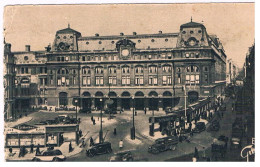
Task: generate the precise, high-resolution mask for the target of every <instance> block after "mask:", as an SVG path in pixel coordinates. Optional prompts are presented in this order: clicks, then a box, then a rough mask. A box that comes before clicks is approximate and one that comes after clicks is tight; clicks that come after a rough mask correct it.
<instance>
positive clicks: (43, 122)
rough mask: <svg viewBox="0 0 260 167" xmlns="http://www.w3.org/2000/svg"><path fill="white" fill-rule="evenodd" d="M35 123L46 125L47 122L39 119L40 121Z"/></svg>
mask: <svg viewBox="0 0 260 167" xmlns="http://www.w3.org/2000/svg"><path fill="white" fill-rule="evenodd" d="M35 125H47V122H45V121H41V122H38V123H36V124H35Z"/></svg>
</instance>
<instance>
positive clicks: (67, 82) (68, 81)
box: [66, 78, 70, 86]
mask: <svg viewBox="0 0 260 167" xmlns="http://www.w3.org/2000/svg"><path fill="white" fill-rule="evenodd" d="M66 85H67V86H69V85H70V80H69V79H68V78H66Z"/></svg>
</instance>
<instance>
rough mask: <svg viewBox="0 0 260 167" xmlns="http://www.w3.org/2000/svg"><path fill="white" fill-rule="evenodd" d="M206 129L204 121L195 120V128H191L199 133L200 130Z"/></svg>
mask: <svg viewBox="0 0 260 167" xmlns="http://www.w3.org/2000/svg"><path fill="white" fill-rule="evenodd" d="M204 130H206V125H205V122H197V123H196V125H195V128H194V129H193V132H194V133H200V132H202V131H204Z"/></svg>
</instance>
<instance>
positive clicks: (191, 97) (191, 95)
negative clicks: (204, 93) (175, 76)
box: [188, 91, 199, 104]
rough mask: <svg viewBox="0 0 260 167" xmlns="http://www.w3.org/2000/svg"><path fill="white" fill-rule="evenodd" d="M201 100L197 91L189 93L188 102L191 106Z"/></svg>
mask: <svg viewBox="0 0 260 167" xmlns="http://www.w3.org/2000/svg"><path fill="white" fill-rule="evenodd" d="M198 100H199V93H198V92H196V91H191V92H188V102H189V103H190V104H192V103H195V102H196V101H198Z"/></svg>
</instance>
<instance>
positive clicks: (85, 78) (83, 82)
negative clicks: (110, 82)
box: [82, 77, 87, 86]
mask: <svg viewBox="0 0 260 167" xmlns="http://www.w3.org/2000/svg"><path fill="white" fill-rule="evenodd" d="M82 85H83V86H86V85H87V77H82Z"/></svg>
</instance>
